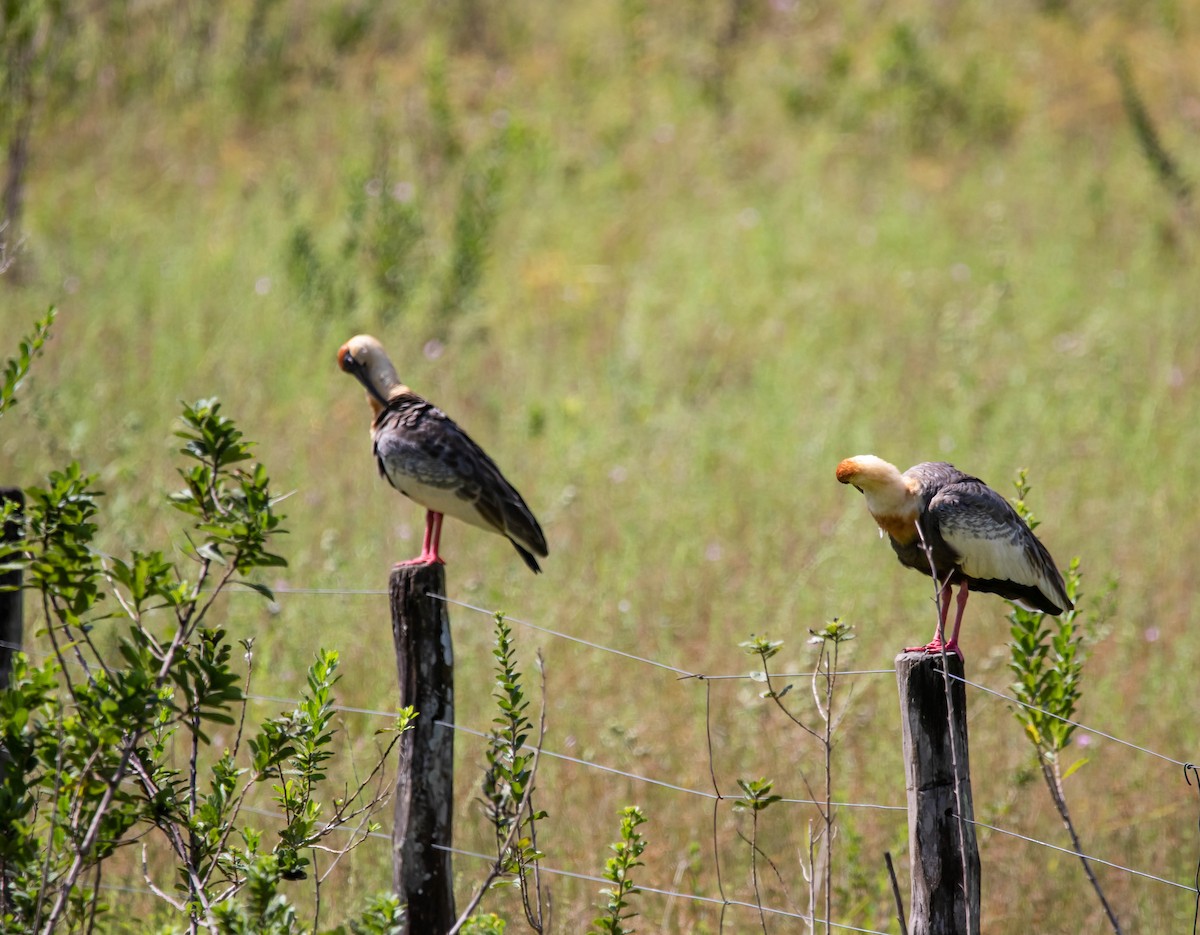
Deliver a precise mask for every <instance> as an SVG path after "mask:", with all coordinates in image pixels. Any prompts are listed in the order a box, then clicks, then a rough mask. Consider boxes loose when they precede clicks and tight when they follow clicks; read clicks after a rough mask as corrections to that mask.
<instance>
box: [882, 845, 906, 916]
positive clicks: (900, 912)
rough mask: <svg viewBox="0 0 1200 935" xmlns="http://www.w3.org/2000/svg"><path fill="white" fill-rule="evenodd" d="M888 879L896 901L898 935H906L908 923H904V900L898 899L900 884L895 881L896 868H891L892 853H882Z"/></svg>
mask: <svg viewBox="0 0 1200 935" xmlns="http://www.w3.org/2000/svg"><path fill="white" fill-rule="evenodd" d="M883 862H884V863H885V864H887V872H888V877H889V878H890V879H891V881H892V896H893V897H894V898H895V900H896V921H897V922H899V923H900V935H908V923H907V922H905V921H904V900H903V899H902V898H901V897H900V884H899V883H898V882H897V881H896V868H895V867H893V866H892V852H891V851H884V852H883Z"/></svg>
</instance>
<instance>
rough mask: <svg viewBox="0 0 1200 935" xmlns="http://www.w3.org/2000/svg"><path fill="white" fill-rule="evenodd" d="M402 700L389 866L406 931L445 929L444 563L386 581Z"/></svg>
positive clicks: (448, 801)
mask: <svg viewBox="0 0 1200 935" xmlns="http://www.w3.org/2000/svg"><path fill="white" fill-rule="evenodd" d="M388 593H389V596H390V599H391V605H392V636H393V637H394V639H395V642H396V671H397V675H398V677H399V681H400V706H401V707H406V706H408V705H412V706H413V707H414V708H416V709H417V718H416V720H415V721H413V729H412V730H410V731H408V732H406V733H405V734H404V735H403V736H402V737H401V738H400V743H399V748H400V768H399V774H398V775H397V777H396V813H395V823H394V825H393V827H392V870H393V883H394V887H395V891H396V893H397V894H398V895H399V897H400V900H401V902H402V903H405V904H406V905H407V906H408V912H407V915H406V923H407V928H406V931H407V932H409V933H412V935H444V933H446V932H448V931H450V929H451V928H452V927H453V925H454V921H455V917H454V875H453V873H452V871H451V860H450V851H448V850H444V849H439V848H435V847H434V845H435V844H439V845H442V846H443V847H449V846H450V843H451V837H450V820H451V816H452V812H453V806H454V731H453V730H452V729H451V728H449V727H440V726H438V724H437V722H438V721H442V722H444V723H446V724H452V723H453V722H454V653H453V649H452V646H451V643H450V615H449V613H448V612H447V610H446V603H445V602H444V601H440V600H436V599H434V598H431V597H429V596H428V595H430V594H445V593H446V574H445V570H444V567H443V566H442V565H436V564H434V565H402V566H399V567H397V568H394V569H392V574H391V577H390V578H389V580H388Z"/></svg>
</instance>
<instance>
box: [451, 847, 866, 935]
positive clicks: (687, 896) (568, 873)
mask: <svg viewBox="0 0 1200 935" xmlns="http://www.w3.org/2000/svg"><path fill="white" fill-rule="evenodd" d="M433 849H434V850H435V851H445V852H449V853H451V854H455V855H456V856H459V857H474V858H478V859H480V860H486V861H489V862H492V863H494V862H495V860H496V857H495V855H494V854H480V853H477V852H476V851H467V850H463V849H462V848H458V847H448V846H447V845H445V844H434V845H433ZM539 869H540V870H541V871H542V872H543V873H549V874H553V875H555V876H561V877H568V878H570V879H573V880H583V881H585V882H589V883H604V884H610V883H611V882H612V881H611V880H608V879H605V878H604V877H598V876H594V875H592V874H590V873H579V872H578V871H575V870H558V869H554V868H551V867H540V868H539ZM636 886H637V890H638V892H641V893H654V894H656V895H659V896H666V897H669V898H671V899H683V900H688V901H691V902H700V903H707V904H709V905H714V906H734V907H737V908H744V909H753V910H754V911H756V912H759V911H761V912H765V913H769V914H771V915H777V916H783V917H785V918H789V919H800V920H802V921H804V922H814V923H816V924H817V925H825V924H826V922H825V920H824V919H821V918H819V917H816V916H807V915H804V914H803V913H801V912H793V911H792V910H790V909H773V908H771V907H770V906H762V905H759V904H758V903H752V902H747V901H746V900H743V899H719V898H718V897H715V896H698V895H696V894H694V893H681V892H679V891H677V890H667V889H662V888H660V887H657V886H643V885H642V884H640V883H639V884H636ZM828 924H829V925H830V926H831V927H833V928H837V929H842V930H843V931H846V932H859V933H862V935H888V933H887V932H881V931H879V930H878V929H864V928H859V927H858V926H856V925H847V924H844V923H839V922H829V923H828Z"/></svg>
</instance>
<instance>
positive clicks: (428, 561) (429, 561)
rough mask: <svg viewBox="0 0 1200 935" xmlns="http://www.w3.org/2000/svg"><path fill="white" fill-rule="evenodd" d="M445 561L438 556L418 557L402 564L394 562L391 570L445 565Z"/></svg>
mask: <svg viewBox="0 0 1200 935" xmlns="http://www.w3.org/2000/svg"><path fill="white" fill-rule="evenodd" d="M445 564H446V560H445V559H444V558H442V557H441V556H440V555H418V556H417V557H416V558H410V559H406V560H405V561H403V562H396V564H395V565H393V566H392V567H393V568H408V567H410V566H412V565H445Z"/></svg>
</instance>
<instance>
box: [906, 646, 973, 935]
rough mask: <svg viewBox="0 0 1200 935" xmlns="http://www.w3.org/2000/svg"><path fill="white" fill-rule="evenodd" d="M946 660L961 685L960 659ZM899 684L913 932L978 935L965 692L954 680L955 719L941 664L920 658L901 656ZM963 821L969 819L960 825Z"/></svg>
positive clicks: (935, 659)
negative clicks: (906, 792) (949, 704)
mask: <svg viewBox="0 0 1200 935" xmlns="http://www.w3.org/2000/svg"><path fill="white" fill-rule="evenodd" d="M947 660H948V662H949V667H950V673H951V674H952V675H956V676H958V677H959V679H961V678H962V674H963V664H962V660H961V659H959V658H958V656H956V655H953V654H952V655H950V656H948V657H947ZM896 682H897V684H898V686H899V688H900V723H901V728H902V731H903V735H904V774H905V776H904V778H905V786H906V787H907V790H908V855H909V862H910V863H911V865H912V893H911V902H912V916H911V922H910V924H909V931H910V932H911V933H912V935H979V847H978V845H977V843H976V840H975V826H974V825H973V824H972V823H971V821H972V820H974V817H975V808H974V805H973V804H972V800H971V770H970V762H969V760H968V757H967V697H966V690H965V688H964V686H963V683H962V682H961V681H959V680H958V679H952V680H951V681H950V695H951V698H952V702H953V703H952V705H951V707H952V708H953V712H952V715H951V713H950V712H948V711H947V696H946V682H945V678H944V676H943V674H942V657H941V656H940V655H935V654H927V653H923V652H914V653H901V654H900V655H899V656H897V657H896ZM956 760H957V763H956V762H955V761H956ZM956 766H957V771H956V769H955V767H956ZM956 776H957V779H958V782H957V789H956V783H955V778H956ZM959 815H961V816H963V818H965V819H967V820H966V821H961V822H960V821H959V820H958V818H957V817H956V816H959Z"/></svg>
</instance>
